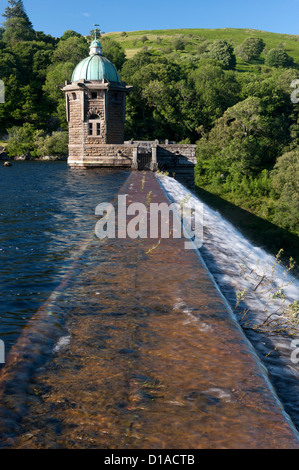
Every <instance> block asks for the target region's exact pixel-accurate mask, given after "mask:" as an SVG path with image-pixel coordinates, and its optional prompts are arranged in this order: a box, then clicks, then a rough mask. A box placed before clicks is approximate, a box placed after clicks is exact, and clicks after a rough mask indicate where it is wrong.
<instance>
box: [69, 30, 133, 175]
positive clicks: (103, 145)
mask: <svg viewBox="0 0 299 470" xmlns="http://www.w3.org/2000/svg"><path fill="white" fill-rule="evenodd" d="M131 89H132V87H130V86H127V85H126V83H124V82H121V81H120V78H119V75H118V72H117V70H116V68H115V67H114V65H113V64H112V63H111V62H110V61H109V60H108V59H107V58H106V57H104V56H103V53H102V47H101V43H100V41H99V40H97V38H96V37H95V39H94V41H93V42H92V43H91V45H90V55H89V57H87V58H86V59H84V60H82V61H81V62H80V63H79V64H78V65H77V66H76V68H75V70H74V72H73V76H72V80H71V82H66V83H65V86H64V87H63V91H64V93H65V97H66V114H67V121H68V125H69V158H68V164H69V166H71V167H75V168H80V167H81V168H82V167H83V168H84V167H89V166H103V167H115V166H116V167H119V166H123V167H128V166H131V164H132V149H130V148H129V149H127V145H125V144H124V127H125V114H126V95H127V93H128V92H129V91H130V90H131Z"/></svg>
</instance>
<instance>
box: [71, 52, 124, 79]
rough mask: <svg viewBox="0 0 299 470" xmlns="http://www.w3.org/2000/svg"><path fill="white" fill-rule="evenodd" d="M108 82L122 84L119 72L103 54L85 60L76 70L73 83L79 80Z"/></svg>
mask: <svg viewBox="0 0 299 470" xmlns="http://www.w3.org/2000/svg"><path fill="white" fill-rule="evenodd" d="M81 79H84V80H104V79H106V80H108V81H109V82H120V79H119V75H118V72H117V70H116V68H115V67H114V65H113V64H112V62H110V60H108V59H106V57H104V56H103V55H101V54H92V55H91V56H89V57H86V59H83V60H82V61H81V62H80V63H79V64H78V65H77V67H76V68H75V70H74V72H73V76H72V82H78V81H79V80H81Z"/></svg>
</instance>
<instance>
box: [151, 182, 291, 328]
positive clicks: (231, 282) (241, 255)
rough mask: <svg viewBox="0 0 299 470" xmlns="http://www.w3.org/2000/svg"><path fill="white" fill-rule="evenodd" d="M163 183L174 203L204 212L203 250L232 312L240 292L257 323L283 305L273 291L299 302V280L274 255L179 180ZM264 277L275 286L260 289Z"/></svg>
mask: <svg viewBox="0 0 299 470" xmlns="http://www.w3.org/2000/svg"><path fill="white" fill-rule="evenodd" d="M159 180H160V182H161V184H162V186H163V188H164V190H165V192H166V193H167V194H168V196H169V198H170V200H171V201H173V202H175V203H178V204H180V203H181V202H182V201H184V202H185V205H186V206H187V207H190V208H193V209H195V210H196V211H199V212H200V211H201V210H203V213H204V239H203V248H202V249H201V250H200V251H201V254H202V256H203V258H204V260H205V261H206V262H207V265H208V267H209V269H210V271H211V273H212V275H213V277H214V279H215V281H216V283H217V284H218V286H219V288H220V290H221V291H222V293H223V295H224V296H225V297H226V298H227V300H228V302H229V303H230V305H231V307H232V309H234V307H235V304H236V294H237V292H242V291H247V294H246V296H245V298H244V300H243V304H242V305H244V306H245V308H247V309H248V310H250V312H251V313H252V315H253V316H254V319H255V321H259V322H260V321H263V320H264V319H265V318H266V315H267V316H268V315H269V314H272V313H273V314H274V313H275V312H277V311H278V310H279V309H281V307H282V306H283V301H282V300H281V299H280V298H276V299H273V292H275V291H277V290H278V289H282V290H283V291H284V293H285V295H286V300H285V304H290V303H293V302H294V301H295V300H297V299H298V294H299V280H298V279H296V278H294V277H293V276H292V275H291V274H290V273H287V272H286V269H285V268H283V267H282V266H281V265H277V263H276V259H275V257H274V256H272V255H270V254H268V253H267V252H266V251H265V250H263V249H262V248H259V247H257V246H254V245H253V244H252V243H251V242H250V241H249V240H247V239H246V238H245V237H244V236H243V235H242V234H241V233H240V232H239V231H238V230H237V229H236V228H235V227H234V226H233V225H232V224H230V223H229V222H228V221H227V220H225V219H224V218H223V217H222V216H221V215H220V214H219V213H218V212H216V211H214V210H212V209H210V208H209V207H208V206H207V205H206V204H203V203H202V202H201V201H200V200H199V199H198V198H197V197H196V196H195V195H194V194H192V193H191V192H190V190H189V189H187V188H186V187H185V186H183V185H182V184H181V183H179V182H178V181H176V180H175V179H173V178H170V177H167V176H159ZM263 276H265V277H267V279H271V280H272V282H271V286H267V288H262V287H260V288H257V289H256V287H257V284H258V283H259V281H260V279H261V277H263ZM270 287H271V291H270ZM255 289H256V290H255Z"/></svg>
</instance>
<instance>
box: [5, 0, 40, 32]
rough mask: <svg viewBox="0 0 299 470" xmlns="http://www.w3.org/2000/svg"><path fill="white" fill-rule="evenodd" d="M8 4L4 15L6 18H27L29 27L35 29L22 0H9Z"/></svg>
mask: <svg viewBox="0 0 299 470" xmlns="http://www.w3.org/2000/svg"><path fill="white" fill-rule="evenodd" d="M8 4H9V5H8V6H7V7H6V8H5V12H4V13H3V15H2V16H4V18H6V20H9V19H12V18H22V19H23V20H25V22H26V24H27V27H29V28H31V29H33V27H32V23H31V21H30V19H29V17H28V15H27V13H26V11H25V8H24V4H23V2H22V0H8Z"/></svg>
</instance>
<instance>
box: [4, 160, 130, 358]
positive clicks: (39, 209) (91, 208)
mask: <svg viewBox="0 0 299 470" xmlns="http://www.w3.org/2000/svg"><path fill="white" fill-rule="evenodd" d="M127 177H128V172H126V171H109V170H93V171H80V170H75V171H74V170H71V169H69V168H68V167H67V164H66V163H65V162H14V164H13V166H12V167H11V168H3V167H0V194H1V205H0V339H2V340H3V341H4V342H5V347H6V352H8V351H9V349H10V348H11V346H12V344H13V343H14V342H15V341H16V339H17V337H18V336H19V334H20V332H21V331H22V329H23V328H24V326H25V325H26V323H27V321H28V320H29V318H31V317H32V315H33V314H34V313H35V312H36V311H37V310H38V308H39V307H40V306H41V305H42V304H43V302H45V301H46V300H47V298H48V297H49V295H50V293H51V292H52V291H53V290H54V289H55V288H56V287H57V286H58V285H59V283H60V282H61V279H62V277H63V276H64V274H65V273H66V272H67V270H68V268H69V267H70V265H71V263H72V260H73V258H74V256H75V254H76V252H77V251H78V250H79V249H80V246H81V245H82V243H84V241H85V240H86V239H89V238H90V237H92V236H93V234H94V226H95V222H96V218H95V208H96V206H97V205H98V204H100V203H101V202H109V201H110V200H112V199H113V197H114V196H115V194H117V192H118V190H119V188H120V186H121V185H122V184H123V182H124V181H125V180H126V178H127Z"/></svg>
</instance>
